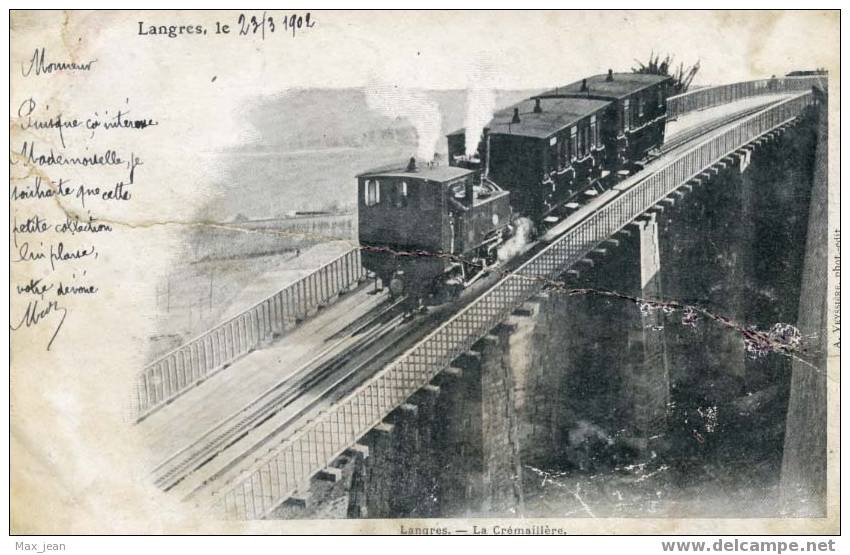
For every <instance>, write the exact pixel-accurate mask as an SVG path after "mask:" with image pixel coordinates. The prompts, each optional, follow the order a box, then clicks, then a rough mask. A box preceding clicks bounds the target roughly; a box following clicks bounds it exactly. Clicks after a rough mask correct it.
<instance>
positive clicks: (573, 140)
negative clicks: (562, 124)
mask: <svg viewBox="0 0 850 555" xmlns="http://www.w3.org/2000/svg"><path fill="white" fill-rule="evenodd" d="M570 147H571V151H570V160H575V159H576V158H578V127H573V128H572V129H570Z"/></svg>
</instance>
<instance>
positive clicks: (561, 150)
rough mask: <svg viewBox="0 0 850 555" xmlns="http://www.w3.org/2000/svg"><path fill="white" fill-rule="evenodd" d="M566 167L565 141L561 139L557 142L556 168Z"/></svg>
mask: <svg viewBox="0 0 850 555" xmlns="http://www.w3.org/2000/svg"><path fill="white" fill-rule="evenodd" d="M565 167H567V141H566V140H563V139H562V140H561V142H560V143H558V169H561V170H562V169H564V168H565Z"/></svg>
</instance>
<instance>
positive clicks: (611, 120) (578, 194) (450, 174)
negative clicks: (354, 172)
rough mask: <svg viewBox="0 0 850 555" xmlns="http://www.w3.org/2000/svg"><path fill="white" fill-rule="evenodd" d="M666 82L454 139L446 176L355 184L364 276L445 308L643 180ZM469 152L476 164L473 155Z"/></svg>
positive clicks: (592, 95) (396, 176)
mask: <svg viewBox="0 0 850 555" xmlns="http://www.w3.org/2000/svg"><path fill="white" fill-rule="evenodd" d="M672 92H673V80H672V78H671V77H668V76H662V75H650V74H638V73H614V72H613V71H611V70H608V73H607V74H600V75H594V76H592V77H587V78H585V79H582V80H581V81H577V82H575V83H571V84H569V85H567V86H564V87H558V88H555V89H553V90H550V91H546V92H543V93H541V94H538V95H536V96H533V97H530V98H528V99H525V100H523V101H521V102H519V103H517V104H515V105H513V106H510V107H508V108H506V109H504V110H501V111H499V112H497V113H496V114H495V115H494V117H493V119H492V120H491V121H490V123H489V124H488V125H487V126H486V127H485V128H484V130H483V133H482V134H481V138H480V142H479V143H478V145H476V148H475V149H474V151H473V149H467V145H466V131H465V130H464V129H460V130H457V131H455V132H453V133H450V134H449V135H448V136H447V139H448V152H449V165H447V166H446V165H435V164H434V163H419V164H417V161H416V160H415V159H413V158H411V159H410V161H409V162H408V163H407V164H406V165H402V166H401V167H390V168H380V169H376V170H372V171H369V172H366V173H363V174H360V175H358V176H357V180H358V205H359V224H358V231H359V237H360V243H361V247H362V249H361V254H362V263H363V266H364V267H365V268H366V269H367V270H368V271H370V272H372V273H374V274H375V276H376V277H378V278H380V279H381V281H382V283H383V284H384V285H385V286H387V287H388V288H389V290H390V293H391V295H392V296H394V297H400V296H404V297H406V298H408V299H412V300H414V301H415V302H417V303H419V302H424V303H426V304H439V303H441V302H445V301H446V300H448V299H450V298H452V297H455V296H457V295H458V294H459V293H460V292H461V291H462V290H463V289H464V288H466V287H468V286H469V285H471V284H472V283H473V282H475V281H476V280H478V279H480V278H481V277H482V276H483V275H485V274H486V273H487V272H488V271H489V270H490V269H492V268H493V267H494V266H496V265H497V264H499V263H500V262H502V261H505V260H506V259H509V258H510V257H511V256H512V254H513V253H514V252H515V250H516V249H515V248H512V247H511V242H512V241H514V242H515V241H516V240H525V239H530V237H520V236H521V235H531V234H534V233H539V232H541V231H543V230H544V229H546V228H547V227H551V226H553V225H555V224H557V222H559V221H560V220H562V219H563V218H564V217H565V216H566V215H567V214H568V213H569V212H570V211H571V210H574V209H576V208H578V206H579V205H580V203H581V201H582V200H584V199H587V198H589V197H593V196H596V195H599V194H601V193H603V192H604V191H606V190H608V189H610V188H611V187H613V186H614V185H615V184H616V183H617V181H619V180H621V179H624V178H625V177H627V176H628V175H630V174H631V173H633V172H634V171H636V170H638V169H640V168H641V167H642V166H643V165H644V164H645V163H646V160H647V159H648V158H649V157H650V156H651V155H652V153H653V151H654V150H655V149H657V148H658V147H660V146H661V144H662V143H663V142H664V129H665V124H666V103H667V97H668V96H669V95H670V94H671V93H672ZM469 151H472V152H473V153H472V154H471V155H470V154H469V153H468V152H469Z"/></svg>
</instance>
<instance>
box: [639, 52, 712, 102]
mask: <svg viewBox="0 0 850 555" xmlns="http://www.w3.org/2000/svg"><path fill="white" fill-rule="evenodd" d="M673 60H674V58H673V56H671V55H669V54H667V55H666V56H665V57H664V59H663V60H662V59H661V54H656V53H655V52H651V53H650V54H649V62H647V63H643V62H641V61H640V60H635V62H637V63H638V65H637V66H636V67H632V72H633V73H648V74H652V75H666V76H668V77H672V78H673V91H674V94H682V93H684V92H687V91H688V87H690V86H691V81H693V80H694V77H695V76H696V74H697V72H698V71H699V60H697V62H696V63H695V64H694V65H692V66H690V67H688V68H687V69H685V64H684V63H679V68H678V69H675V70H674V71H673V73H670V69H671V68H672V67H673Z"/></svg>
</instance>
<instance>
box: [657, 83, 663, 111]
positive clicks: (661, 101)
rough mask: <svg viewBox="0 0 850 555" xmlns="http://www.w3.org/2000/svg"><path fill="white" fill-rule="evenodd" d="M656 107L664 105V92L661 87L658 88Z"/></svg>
mask: <svg viewBox="0 0 850 555" xmlns="http://www.w3.org/2000/svg"><path fill="white" fill-rule="evenodd" d="M658 107H659V108H663V107H664V92H663V91H662V90H661V87H659V88H658Z"/></svg>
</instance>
